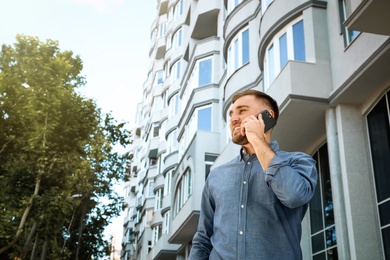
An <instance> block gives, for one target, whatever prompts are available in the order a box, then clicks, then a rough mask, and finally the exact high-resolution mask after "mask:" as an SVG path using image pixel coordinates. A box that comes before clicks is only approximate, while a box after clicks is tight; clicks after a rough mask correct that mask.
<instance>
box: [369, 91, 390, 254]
mask: <svg viewBox="0 0 390 260" xmlns="http://www.w3.org/2000/svg"><path fill="white" fill-rule="evenodd" d="M389 103H390V92H387V94H386V95H385V96H383V98H382V99H381V100H380V101H379V102H378V104H377V105H376V106H375V107H374V109H373V110H372V111H371V112H370V113H369V114H368V115H367V125H368V131H369V138H370V149H371V157H372V166H373V170H374V179H375V188H376V197H377V206H378V212H379V221H380V230H381V233H382V234H381V235H382V243H383V248H384V253H385V258H386V259H389V258H390V189H389V187H390V164H389V162H390V122H389V118H390V105H389Z"/></svg>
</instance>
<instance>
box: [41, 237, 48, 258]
mask: <svg viewBox="0 0 390 260" xmlns="http://www.w3.org/2000/svg"><path fill="white" fill-rule="evenodd" d="M48 246H49V240H48V238H47V237H45V242H43V246H42V252H41V260H45V259H46V255H47V247H48Z"/></svg>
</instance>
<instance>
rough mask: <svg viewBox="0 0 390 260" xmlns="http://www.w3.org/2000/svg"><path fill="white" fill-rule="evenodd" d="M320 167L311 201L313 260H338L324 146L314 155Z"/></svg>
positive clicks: (330, 188) (326, 152)
mask: <svg viewBox="0 0 390 260" xmlns="http://www.w3.org/2000/svg"><path fill="white" fill-rule="evenodd" d="M314 159H315V160H316V161H317V165H318V174H319V176H318V177H319V178H318V183H317V186H316V189H315V191H314V195H313V198H312V200H311V201H310V228H311V244H312V256H313V259H325V260H326V259H329V260H331V259H338V256H337V239H336V228H335V222H334V215H333V198H332V186H331V183H330V172H329V160H328V147H327V145H326V144H325V145H323V146H322V147H321V148H320V149H319V150H318V151H317V153H316V154H315V155H314Z"/></svg>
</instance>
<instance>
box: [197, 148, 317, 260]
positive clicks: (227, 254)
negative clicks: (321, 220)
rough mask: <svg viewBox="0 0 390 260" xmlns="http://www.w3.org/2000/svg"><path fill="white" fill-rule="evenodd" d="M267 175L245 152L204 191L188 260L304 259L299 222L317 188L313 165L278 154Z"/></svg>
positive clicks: (219, 170)
mask: <svg viewBox="0 0 390 260" xmlns="http://www.w3.org/2000/svg"><path fill="white" fill-rule="evenodd" d="M270 145H271V147H272V149H273V150H274V151H275V153H276V156H275V157H274V158H273V159H272V161H271V164H270V165H269V168H268V169H267V170H266V171H263V169H262V167H261V165H260V163H259V161H258V159H257V157H256V155H252V156H250V157H249V156H248V155H246V154H245V152H244V149H242V150H241V155H239V156H238V157H236V158H235V159H233V160H232V161H230V162H228V163H226V164H224V165H221V166H219V167H217V168H215V169H214V170H213V171H212V172H211V173H210V174H209V176H208V178H207V180H206V184H205V186H204V190H203V195H202V202H201V211H200V218H199V224H198V229H197V232H196V233H195V235H194V238H193V240H192V248H191V251H190V256H189V259H190V260H195V259H213V260H214V259H223V260H229V259H231V260H243V259H246V260H250V259H256V260H259V259H267V260H270V259H272V260H277V259H288V260H291V259H302V252H301V247H300V239H301V222H302V219H303V217H304V215H305V213H306V210H307V206H308V203H309V201H310V199H311V198H312V195H313V193H314V189H315V186H316V183H317V169H316V162H315V160H314V159H313V158H312V157H311V156H309V155H307V154H304V153H301V152H293V153H291V152H285V151H281V150H279V145H278V143H277V142H276V141H272V142H271V143H270Z"/></svg>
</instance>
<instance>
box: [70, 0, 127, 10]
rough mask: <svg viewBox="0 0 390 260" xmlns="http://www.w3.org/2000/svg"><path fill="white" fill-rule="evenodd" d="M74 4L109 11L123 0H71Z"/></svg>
mask: <svg viewBox="0 0 390 260" xmlns="http://www.w3.org/2000/svg"><path fill="white" fill-rule="evenodd" d="M71 1H72V2H74V3H76V4H81V5H89V6H92V7H94V8H95V9H97V10H98V11H99V12H110V11H112V8H114V7H117V6H120V5H122V4H123V2H124V0H71Z"/></svg>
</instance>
